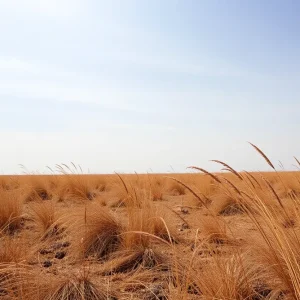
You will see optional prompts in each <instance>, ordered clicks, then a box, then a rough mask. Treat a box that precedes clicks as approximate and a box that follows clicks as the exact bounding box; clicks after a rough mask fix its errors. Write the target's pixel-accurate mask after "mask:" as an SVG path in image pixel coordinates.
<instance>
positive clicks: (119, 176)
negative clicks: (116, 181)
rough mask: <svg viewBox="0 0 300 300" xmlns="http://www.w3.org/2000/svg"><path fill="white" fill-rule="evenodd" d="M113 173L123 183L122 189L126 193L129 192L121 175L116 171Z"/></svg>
mask: <svg viewBox="0 0 300 300" xmlns="http://www.w3.org/2000/svg"><path fill="white" fill-rule="evenodd" d="M115 174H116V175H117V176H118V177H119V178H120V180H121V182H122V184H123V186H124V189H125V190H126V193H127V194H129V191H128V188H127V185H126V183H125V181H124V180H123V178H122V177H121V175H120V174H118V173H115Z"/></svg>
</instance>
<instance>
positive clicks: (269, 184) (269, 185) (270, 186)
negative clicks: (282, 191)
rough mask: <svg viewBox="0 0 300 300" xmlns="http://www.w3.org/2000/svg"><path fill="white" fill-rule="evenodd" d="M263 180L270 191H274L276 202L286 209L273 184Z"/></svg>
mask: <svg viewBox="0 0 300 300" xmlns="http://www.w3.org/2000/svg"><path fill="white" fill-rule="evenodd" d="M262 179H263V180H264V181H265V183H266V184H267V185H268V187H269V188H270V190H271V191H272V193H273V195H274V196H275V198H276V200H277V201H278V203H279V205H280V206H281V208H283V209H284V206H283V204H282V201H281V199H280V198H279V196H278V194H277V193H276V192H275V190H274V188H273V187H272V185H271V183H270V182H269V181H268V180H267V179H266V178H264V177H262Z"/></svg>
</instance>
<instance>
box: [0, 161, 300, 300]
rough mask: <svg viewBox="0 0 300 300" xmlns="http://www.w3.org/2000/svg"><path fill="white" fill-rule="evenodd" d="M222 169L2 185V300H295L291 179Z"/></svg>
mask: <svg viewBox="0 0 300 300" xmlns="http://www.w3.org/2000/svg"><path fill="white" fill-rule="evenodd" d="M265 159H266V160H267V158H266V157H265ZM267 162H268V163H269V164H271V162H269V161H267ZM219 163H220V162H219ZM220 164H221V167H225V169H226V170H227V172H223V173H218V174H210V173H206V171H205V170H202V169H198V170H195V171H197V172H195V173H187V174H165V175H163V174H159V175H157V174H147V175H138V174H132V175H117V174H116V175H80V174H79V175H78V174H72V172H68V170H65V171H66V172H64V174H62V175H51V176H50V175H49V176H46V175H23V176H2V177H0V299H24V300H29V299H45V300H46V299H47V300H50V299H51V300H52V299H53V300H58V299H88V300H90V299H91V300H92V299H103V300H104V299H110V300H112V299H148V300H152V299H153V300H155V299H161V300H162V299H232V300H233V299H249V300H250V299H252V300H254V299H300V267H299V260H300V227H299V226H300V212H299V204H300V203H299V201H300V173H298V172H275V171H274V172H270V173H247V172H242V173H237V172H235V171H234V170H233V169H231V168H230V167H229V166H227V165H225V164H223V163H220ZM271 166H272V164H271Z"/></svg>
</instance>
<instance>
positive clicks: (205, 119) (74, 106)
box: [0, 0, 300, 174]
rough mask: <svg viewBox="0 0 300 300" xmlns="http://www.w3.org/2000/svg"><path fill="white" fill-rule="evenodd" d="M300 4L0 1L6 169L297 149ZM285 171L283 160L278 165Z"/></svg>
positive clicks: (182, 166) (105, 167)
mask: <svg viewBox="0 0 300 300" xmlns="http://www.w3.org/2000/svg"><path fill="white" fill-rule="evenodd" d="M299 9H300V2H298V1H294V0H287V1H279V0H274V1H267V0H251V1H250V0H245V1H240V0H180V1H178V0H163V1H162V0H151V1H150V0H110V1H106V0H0V39H1V47H0V112H1V118H0V140H1V144H0V157H1V160H0V162H1V164H0V174H16V173H22V172H24V167H20V165H23V166H25V168H26V170H27V172H35V173H45V172H47V171H48V169H47V166H49V167H51V168H54V167H55V165H56V164H61V163H65V164H70V162H74V163H75V164H78V165H80V166H81V167H82V169H83V171H84V172H90V173H112V172H138V173H145V172H187V171H188V169H186V168H187V167H189V166H191V165H195V166H199V167H202V168H206V169H208V170H210V171H217V170H219V169H220V166H218V165H216V164H215V163H212V162H211V161H210V160H213V159H218V160H223V161H225V162H226V163H228V164H229V165H231V166H232V167H234V168H236V169H237V170H243V169H246V170H248V171H257V170H268V169H269V168H268V165H267V164H266V162H265V161H264V160H263V159H262V158H261V157H260V156H259V154H258V153H257V152H256V151H255V150H254V149H253V148H252V147H251V146H250V145H249V144H248V141H249V142H252V143H254V144H256V145H257V146H259V147H260V148H261V149H262V150H264V151H265V153H266V154H267V155H268V156H269V158H270V159H271V160H272V162H273V164H274V165H276V166H278V165H279V161H281V162H282V164H283V165H284V167H285V169H286V170H289V169H291V170H292V169H295V167H294V166H293V164H294V160H293V156H298V157H299V158H300V143H299V141H298V139H297V134H298V132H299V130H300V84H299V82H300V54H299V53H300V40H299V33H300V19H299V16H298V12H299ZM278 169H280V167H279V166H278Z"/></svg>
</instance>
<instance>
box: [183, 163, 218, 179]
mask: <svg viewBox="0 0 300 300" xmlns="http://www.w3.org/2000/svg"><path fill="white" fill-rule="evenodd" d="M188 169H195V170H198V171H201V172H203V173H205V174H206V175H209V176H210V177H212V178H213V179H214V180H215V181H217V182H218V183H221V181H220V179H219V178H218V177H217V176H216V175H214V174H212V173H210V172H208V171H206V170H204V169H202V168H199V167H195V166H190V167H188Z"/></svg>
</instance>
